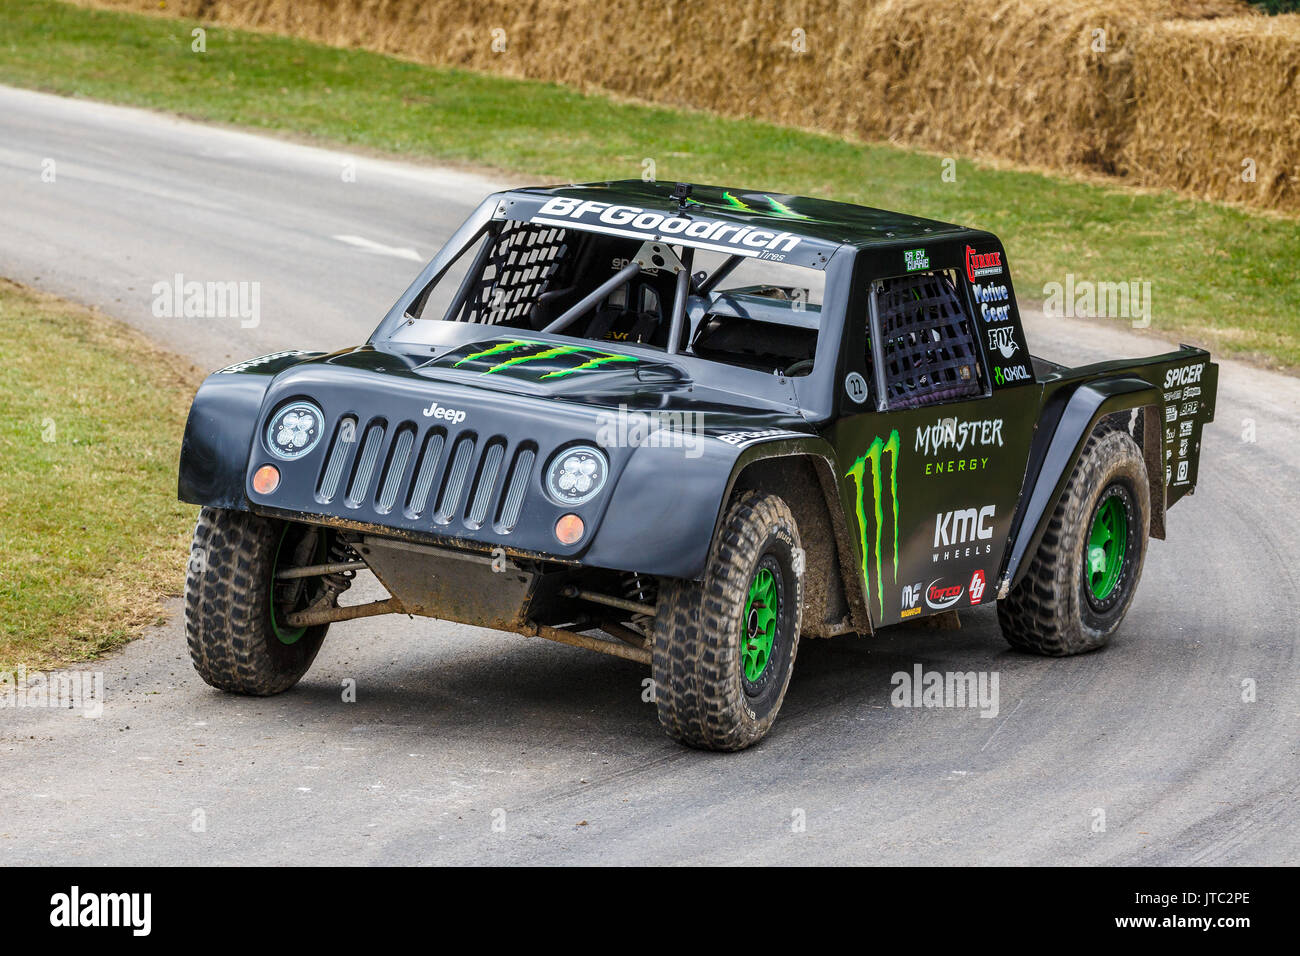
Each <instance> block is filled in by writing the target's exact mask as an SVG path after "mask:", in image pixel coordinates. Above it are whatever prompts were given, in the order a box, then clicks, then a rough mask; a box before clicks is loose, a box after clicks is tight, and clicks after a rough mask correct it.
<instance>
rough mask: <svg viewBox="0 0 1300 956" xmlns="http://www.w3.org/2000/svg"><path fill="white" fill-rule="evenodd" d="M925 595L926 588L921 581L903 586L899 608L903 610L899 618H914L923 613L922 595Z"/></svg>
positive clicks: (899, 613)
mask: <svg viewBox="0 0 1300 956" xmlns="http://www.w3.org/2000/svg"><path fill="white" fill-rule="evenodd" d="M924 593H925V588H924V586H923V585H922V584H921V582H920V581H917V582H916V583H915V584H905V585H903V590H902V591H901V592H900V594H899V598H898V606H899V607H900V608H901V610H900V611H899V612H898V616H899V617H912V616H914V615H917V614H920V613H921V595H922V594H924Z"/></svg>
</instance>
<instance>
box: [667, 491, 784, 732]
mask: <svg viewBox="0 0 1300 956" xmlns="http://www.w3.org/2000/svg"><path fill="white" fill-rule="evenodd" d="M803 564H804V562H803V552H802V551H801V550H800V545H799V531H798V528H797V527H796V525H795V520H794V515H793V514H791V512H790V508H789V506H788V505H786V503H785V502H784V501H782V500H781V499H780V498H778V497H776V496H775V495H764V494H758V493H754V492H749V493H746V494H743V495H741V496H740V497H739V498H737V499H736V500H735V501H734V502H733V503H732V505H731V507H730V508H729V509H728V511H727V515H726V517H725V518H724V520H723V523H722V528H721V530H720V531H719V533H718V537H717V539H716V540H715V541H714V542H713V547H712V548H711V549H710V551H709V561H708V565H707V567H706V568H705V572H704V579H703V581H674V582H671V583H669V584H667V585H666V586H665V587H664V588H663V590H662V592H661V594H660V601H659V610H658V613H657V615H656V618H655V627H654V655H653V661H652V672H653V676H654V683H655V700H656V703H657V706H658V710H659V722H660V723H661V724H662V725H663V727H664V729H665V730H666V731H667V732H668V734H669V736H671V737H673V738H674V739H676V740H679V741H681V742H682V743H684V744H687V745H689V746H691V747H699V748H702V749H705V750H741V749H743V748H745V747H748V746H750V745H751V744H753V743H756V742H758V741H759V740H762V739H763V737H764V736H765V735H766V734H767V732H768V730H770V729H771V727H772V724H773V722H774V721H775V720H776V715H777V712H778V711H779V710H780V709H781V702H782V701H783V700H784V699H785V692H786V688H787V687H788V686H789V684H790V674H791V672H792V671H793V669H794V658H795V653H796V651H797V650H798V648H799V624H800V619H801V613H802V604H803Z"/></svg>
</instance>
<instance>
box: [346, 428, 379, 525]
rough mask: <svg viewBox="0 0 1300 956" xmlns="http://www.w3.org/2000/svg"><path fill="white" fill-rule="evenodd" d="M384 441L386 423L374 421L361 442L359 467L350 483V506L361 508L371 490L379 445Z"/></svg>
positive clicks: (377, 460)
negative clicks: (371, 480)
mask: <svg viewBox="0 0 1300 956" xmlns="http://www.w3.org/2000/svg"><path fill="white" fill-rule="evenodd" d="M383 443H384V423H383V422H374V423H373V424H371V426H370V427H369V428H367V429H366V437H365V438H364V439H363V440H362V442H361V455H360V457H359V458H358V459H357V469H356V471H354V472H353V473H352V481H351V483H350V484H349V485H348V497H347V503H348V507H349V508H360V507H361V504H362V503H363V502H364V501H365V500H366V494H367V492H368V491H369V490H370V479H371V478H373V477H374V474H375V465H376V464H378V462H379V446H380V445H382V444H383Z"/></svg>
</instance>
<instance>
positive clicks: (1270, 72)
mask: <svg viewBox="0 0 1300 956" xmlns="http://www.w3.org/2000/svg"><path fill="white" fill-rule="evenodd" d="M1134 87H1135V94H1136V103H1135V108H1134V116H1135V123H1134V133H1133V136H1132V137H1130V139H1129V141H1128V144H1127V149H1126V156H1125V160H1126V164H1127V166H1128V169H1129V171H1130V175H1132V177H1133V178H1134V179H1136V180H1138V181H1141V182H1144V183H1149V184H1152V185H1166V186H1171V187H1173V188H1175V189H1180V190H1183V191H1186V192H1191V193H1193V194H1196V195H1200V196H1203V197H1205V198H1207V199H1227V200H1234V201H1237V202H1242V203H1247V204H1250V205H1254V206H1262V207H1267V208H1272V209H1279V210H1287V211H1290V212H1300V16H1298V15H1289V16H1278V17H1268V18H1259V17H1247V18H1234V19H1228V20H1214V21H1210V22H1205V23H1177V22H1173V23H1161V24H1158V25H1156V26H1154V27H1152V28H1151V29H1150V30H1149V31H1148V33H1147V35H1146V36H1145V37H1144V38H1143V41H1142V55H1141V56H1140V57H1138V58H1137V60H1136V62H1135V63H1134ZM1246 161H1251V162H1253V164H1254V181H1253V182H1252V181H1249V179H1248V178H1244V174H1246V173H1247V172H1248V169H1247V168H1246V167H1244V166H1243V163H1245V162H1246Z"/></svg>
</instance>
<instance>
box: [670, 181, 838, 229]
mask: <svg viewBox="0 0 1300 956" xmlns="http://www.w3.org/2000/svg"><path fill="white" fill-rule="evenodd" d="M746 200H748V201H746ZM686 203H687V205H689V206H700V207H701V208H705V209H707V208H710V207H711V208H714V209H727V210H736V211H739V212H754V213H759V214H760V215H775V216H784V217H785V218H787V219H805V220H807V221H809V222H821V221H823V220H818V219H814V218H813V217H812V216H805V215H804V214H803V213H798V212H795V211H794V210H793V209H791V208H790V207H789V206H787V205H786V204H785V203H783V202H782V201H781V200H779V199H777V198H776V197H775V196H769V195H768V194H766V193H746V194H745V196H744V199H742V198H740V197H739V196H737V195H736V194H735V193H733V192H731V191H730V190H726V189H724V190H723V191H722V201H721V202H705V201H701V200H699V199H688V200H686Z"/></svg>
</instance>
